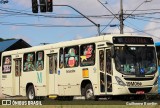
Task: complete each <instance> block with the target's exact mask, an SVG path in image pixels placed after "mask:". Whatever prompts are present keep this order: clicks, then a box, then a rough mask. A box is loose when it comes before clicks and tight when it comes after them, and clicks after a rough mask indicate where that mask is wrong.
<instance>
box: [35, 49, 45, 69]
mask: <svg viewBox="0 0 160 108" xmlns="http://www.w3.org/2000/svg"><path fill="white" fill-rule="evenodd" d="M43 68H44V52H43V51H38V52H37V53H36V70H37V71H40V70H43Z"/></svg>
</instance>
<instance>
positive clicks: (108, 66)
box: [106, 50, 112, 74]
mask: <svg viewBox="0 0 160 108" xmlns="http://www.w3.org/2000/svg"><path fill="white" fill-rule="evenodd" d="M111 67H112V65H111V51H110V50H106V71H107V73H109V74H111Z"/></svg>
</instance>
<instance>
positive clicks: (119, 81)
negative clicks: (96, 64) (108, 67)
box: [115, 76, 126, 86]
mask: <svg viewBox="0 0 160 108" xmlns="http://www.w3.org/2000/svg"><path fill="white" fill-rule="evenodd" d="M115 78H116V80H117V82H118V84H119V85H121V86H126V84H125V83H124V82H123V81H122V80H121V79H120V78H119V77H118V76H115Z"/></svg>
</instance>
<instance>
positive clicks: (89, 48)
mask: <svg viewBox="0 0 160 108" xmlns="http://www.w3.org/2000/svg"><path fill="white" fill-rule="evenodd" d="M80 51H81V52H80V54H81V55H80V58H81V60H80V61H81V66H92V65H94V64H95V44H85V45H81V47H80Z"/></svg>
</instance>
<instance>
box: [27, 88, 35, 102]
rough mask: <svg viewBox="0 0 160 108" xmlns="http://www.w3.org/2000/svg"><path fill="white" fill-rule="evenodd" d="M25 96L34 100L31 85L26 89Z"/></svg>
mask: <svg viewBox="0 0 160 108" xmlns="http://www.w3.org/2000/svg"><path fill="white" fill-rule="evenodd" d="M27 98H28V99H29V100H34V99H35V91H34V87H33V86H29V87H28V89H27Z"/></svg>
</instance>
